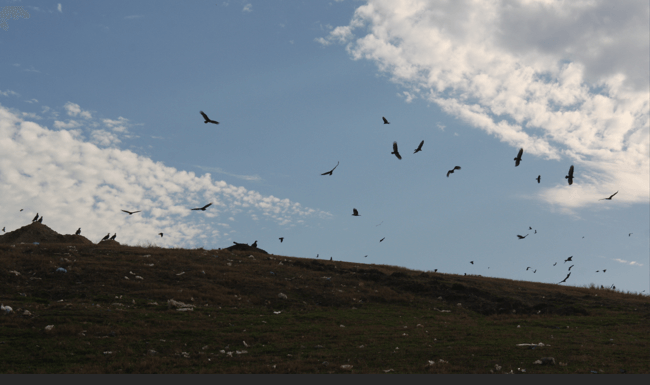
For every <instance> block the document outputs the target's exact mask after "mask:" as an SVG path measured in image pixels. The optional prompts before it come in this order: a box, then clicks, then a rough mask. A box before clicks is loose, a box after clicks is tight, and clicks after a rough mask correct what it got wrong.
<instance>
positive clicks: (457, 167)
mask: <svg viewBox="0 0 650 385" xmlns="http://www.w3.org/2000/svg"><path fill="white" fill-rule="evenodd" d="M455 170H460V166H456V167H454V168H452V169H451V170H449V171H447V178H449V174H453V173H454V171H455Z"/></svg>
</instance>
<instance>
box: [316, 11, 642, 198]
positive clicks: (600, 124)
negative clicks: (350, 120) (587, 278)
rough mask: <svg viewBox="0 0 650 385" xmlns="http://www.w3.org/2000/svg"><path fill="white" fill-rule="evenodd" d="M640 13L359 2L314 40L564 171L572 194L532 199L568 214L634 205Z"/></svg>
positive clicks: (556, 190) (638, 182) (554, 191)
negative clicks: (572, 169) (613, 200)
mask: <svg viewBox="0 0 650 385" xmlns="http://www.w3.org/2000/svg"><path fill="white" fill-rule="evenodd" d="M648 13H649V5H648V3H647V2H637V1H625V2H622V3H617V8H616V12H615V13H612V12H611V7H610V4H609V3H607V2H604V1H592V2H584V1H577V2H565V1H559V0H558V1H553V0H548V1H544V2H540V1H521V2H512V1H505V0H504V1H494V2H484V1H480V0H466V1H457V2H430V1H425V0H391V1H386V0H369V1H368V2H367V4H365V5H362V6H360V7H359V8H358V9H357V10H356V11H355V14H354V17H353V19H352V21H351V22H350V24H349V25H345V26H339V27H336V28H334V29H333V30H332V31H331V32H330V33H329V34H328V35H327V36H326V37H324V38H320V39H318V41H319V42H320V43H322V44H325V45H327V44H332V43H342V44H346V48H347V50H348V52H349V53H350V55H351V56H352V58H353V59H355V60H358V59H368V60H372V61H374V62H375V63H376V64H377V65H378V67H379V69H380V71H382V72H385V73H387V74H389V76H390V77H391V79H392V80H393V81H395V82H397V83H400V84H402V85H403V86H404V87H405V88H407V89H408V92H409V93H410V94H411V95H414V96H418V97H421V98H425V99H427V100H429V101H432V102H435V103H437V104H438V105H439V106H440V107H441V108H442V109H443V110H445V111H446V112H447V113H449V114H451V115H453V116H456V117H459V118H461V119H463V120H464V121H466V122H467V123H469V124H470V125H473V126H475V127H477V128H479V129H481V130H484V131H485V132H487V133H489V134H491V135H494V136H496V137H497V138H499V139H500V140H501V141H503V142H505V143H508V144H510V145H511V146H513V147H515V148H518V147H523V148H524V149H525V150H526V153H527V154H530V155H537V156H540V157H542V158H546V159H557V160H564V161H565V162H566V163H567V166H568V165H570V164H575V166H576V182H575V183H574V185H573V186H571V187H572V188H573V191H568V190H567V188H566V187H567V186H555V187H551V188H548V189H546V190H545V191H544V192H542V193H541V194H540V196H539V198H540V199H542V200H545V201H547V202H549V203H551V204H557V205H560V206H568V207H580V206H584V205H588V204H593V200H592V198H593V197H594V196H596V195H602V194H603V193H604V192H607V191H610V190H611V191H616V190H619V189H620V190H621V191H625V192H626V195H625V196H623V195H621V196H620V197H618V196H617V198H620V199H619V201H622V202H639V203H641V202H643V203H645V202H647V201H648V199H650V188H649V186H650V127H649V123H648V122H649V116H650V114H649V112H648V111H649V109H650V98H649V95H650V89H649V87H650V86H649V84H650V75H649V71H648V68H649V67H650V37H649V36H648V33H647V31H648V29H649V28H650V26H649V23H650V22H649V20H648V18H647V17H641V16H640V15H644V16H647V15H648ZM567 168H568V167H567ZM578 186H581V187H579V188H580V189H582V190H581V194H576V192H577V191H576V190H577V188H578ZM619 195H620V194H619ZM567 197H570V199H568V200H567Z"/></svg>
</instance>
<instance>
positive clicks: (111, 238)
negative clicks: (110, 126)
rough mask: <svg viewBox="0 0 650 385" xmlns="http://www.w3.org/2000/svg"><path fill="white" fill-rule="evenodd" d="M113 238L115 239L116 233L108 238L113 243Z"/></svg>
mask: <svg viewBox="0 0 650 385" xmlns="http://www.w3.org/2000/svg"><path fill="white" fill-rule="evenodd" d="M109 234H110V233H109ZM115 237H117V233H115V234H113V236H112V237H110V240H111V241H114V240H115Z"/></svg>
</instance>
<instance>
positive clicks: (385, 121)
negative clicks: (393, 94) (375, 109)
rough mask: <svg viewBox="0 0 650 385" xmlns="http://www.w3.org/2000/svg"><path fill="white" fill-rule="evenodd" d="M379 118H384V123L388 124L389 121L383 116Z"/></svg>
mask: <svg viewBox="0 0 650 385" xmlns="http://www.w3.org/2000/svg"><path fill="white" fill-rule="evenodd" d="M381 118H382V119H383V120H384V124H390V122H389V121H388V120H386V118H384V117H383V116H382V117H381Z"/></svg>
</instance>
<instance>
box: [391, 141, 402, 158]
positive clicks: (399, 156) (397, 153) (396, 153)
mask: <svg viewBox="0 0 650 385" xmlns="http://www.w3.org/2000/svg"><path fill="white" fill-rule="evenodd" d="M391 154H395V156H396V157H397V159H402V156H401V155H400V154H399V151H397V142H393V152H391Z"/></svg>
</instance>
